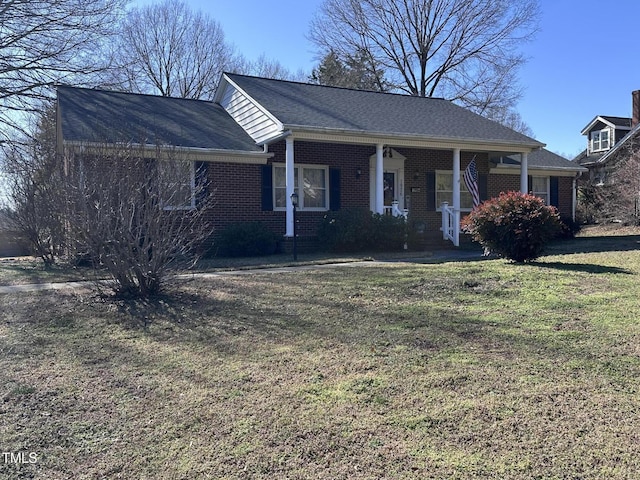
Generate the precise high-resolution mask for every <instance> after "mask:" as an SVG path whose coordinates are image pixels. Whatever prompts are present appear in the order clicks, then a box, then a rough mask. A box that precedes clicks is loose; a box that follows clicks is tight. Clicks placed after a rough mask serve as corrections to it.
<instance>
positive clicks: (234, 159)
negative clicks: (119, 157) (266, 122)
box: [64, 141, 274, 165]
mask: <svg viewBox="0 0 640 480" xmlns="http://www.w3.org/2000/svg"><path fill="white" fill-rule="evenodd" d="M64 146H65V147H68V148H70V149H71V150H78V151H80V152H81V153H92V152H97V153H100V152H104V151H109V150H123V149H135V150H137V151H139V152H140V153H141V154H143V155H150V156H155V155H157V154H159V155H160V157H164V158H170V157H171V156H173V155H176V156H183V158H184V159H185V160H190V161H203V162H229V163H248V164H256V165H263V164H265V163H267V160H268V159H269V158H271V157H273V155H274V154H273V153H268V152H266V153H265V152H258V151H255V152H254V151H247V150H224V149H216V148H198V147H175V146H171V145H166V146H163V145H160V146H157V145H142V144H139V143H112V144H104V143H97V142H79V141H65V142H64Z"/></svg>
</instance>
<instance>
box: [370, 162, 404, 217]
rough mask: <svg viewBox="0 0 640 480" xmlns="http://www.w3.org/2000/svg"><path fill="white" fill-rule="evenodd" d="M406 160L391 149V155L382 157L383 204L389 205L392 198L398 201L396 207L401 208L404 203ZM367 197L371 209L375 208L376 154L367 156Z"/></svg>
mask: <svg viewBox="0 0 640 480" xmlns="http://www.w3.org/2000/svg"><path fill="white" fill-rule="evenodd" d="M405 160H406V158H405V157H403V156H402V155H401V154H400V153H398V152H397V151H396V150H392V156H390V157H385V158H384V164H383V168H384V170H383V174H382V183H383V187H384V192H383V198H384V206H385V207H391V203H392V202H393V201H394V200H397V201H398V208H399V209H400V210H402V209H403V208H405V205H404V161H405ZM369 182H370V183H369V199H370V205H371V211H372V212H375V210H376V156H375V155H372V156H371V157H369Z"/></svg>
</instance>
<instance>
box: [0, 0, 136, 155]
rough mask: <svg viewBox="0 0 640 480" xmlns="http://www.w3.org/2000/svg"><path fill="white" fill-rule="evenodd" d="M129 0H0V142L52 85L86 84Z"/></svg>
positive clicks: (104, 61) (98, 67)
mask: <svg viewBox="0 0 640 480" xmlns="http://www.w3.org/2000/svg"><path fill="white" fill-rule="evenodd" d="M126 2H127V0H38V1H34V0H0V134H1V135H2V136H1V137H0V143H2V142H6V141H8V140H10V139H11V138H12V137H13V133H12V129H13V128H15V127H19V126H21V125H22V124H23V122H24V118H23V117H24V113H25V112H33V111H34V110H37V108H38V106H37V103H36V102H34V101H40V100H42V99H44V98H51V97H52V96H53V92H52V91H51V90H50V89H49V87H50V86H51V85H53V84H54V83H56V82H65V83H78V82H83V83H88V78H90V77H92V76H93V75H94V74H95V73H96V72H98V71H100V70H102V69H103V68H105V67H106V66H107V63H108V59H105V58H103V57H102V56H101V55H95V52H96V49H99V47H100V44H101V42H102V40H103V39H104V38H105V36H108V35H110V34H111V32H112V27H113V25H114V24H115V22H116V21H117V20H118V15H119V13H121V12H122V9H123V7H124V5H125V4H126Z"/></svg>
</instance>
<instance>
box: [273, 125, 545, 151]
mask: <svg viewBox="0 0 640 480" xmlns="http://www.w3.org/2000/svg"><path fill="white" fill-rule="evenodd" d="M284 130H286V131H290V132H291V134H292V135H293V137H294V138H295V139H297V140H313V141H318V142H335V143H351V144H354V143H355V144H364V145H377V144H383V145H393V146H397V147H418V148H434V149H454V148H461V149H463V150H476V151H487V152H490V151H506V152H510V153H531V152H532V151H534V150H538V149H540V148H543V147H544V146H545V144H544V143H541V142H538V141H533V142H500V141H490V140H484V139H474V138H469V139H460V138H454V137H451V138H446V137H428V136H421V135H403V134H392V133H385V132H379V133H378V132H368V131H357V130H355V131H354V130H342V129H330V128H308V127H301V126H296V125H285V126H284ZM280 138H282V133H280V134H279V135H278V136H274V137H271V138H268V139H264V140H263V141H262V142H261V143H263V144H269V143H273V142H274V141H275V140H277V139H280Z"/></svg>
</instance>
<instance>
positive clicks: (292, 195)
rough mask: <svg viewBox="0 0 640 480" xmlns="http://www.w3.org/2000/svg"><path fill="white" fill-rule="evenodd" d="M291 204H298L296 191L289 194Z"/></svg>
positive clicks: (295, 205)
mask: <svg viewBox="0 0 640 480" xmlns="http://www.w3.org/2000/svg"><path fill="white" fill-rule="evenodd" d="M291 205H293V206H294V207H297V206H298V194H297V193H296V192H293V193H292V194H291Z"/></svg>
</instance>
